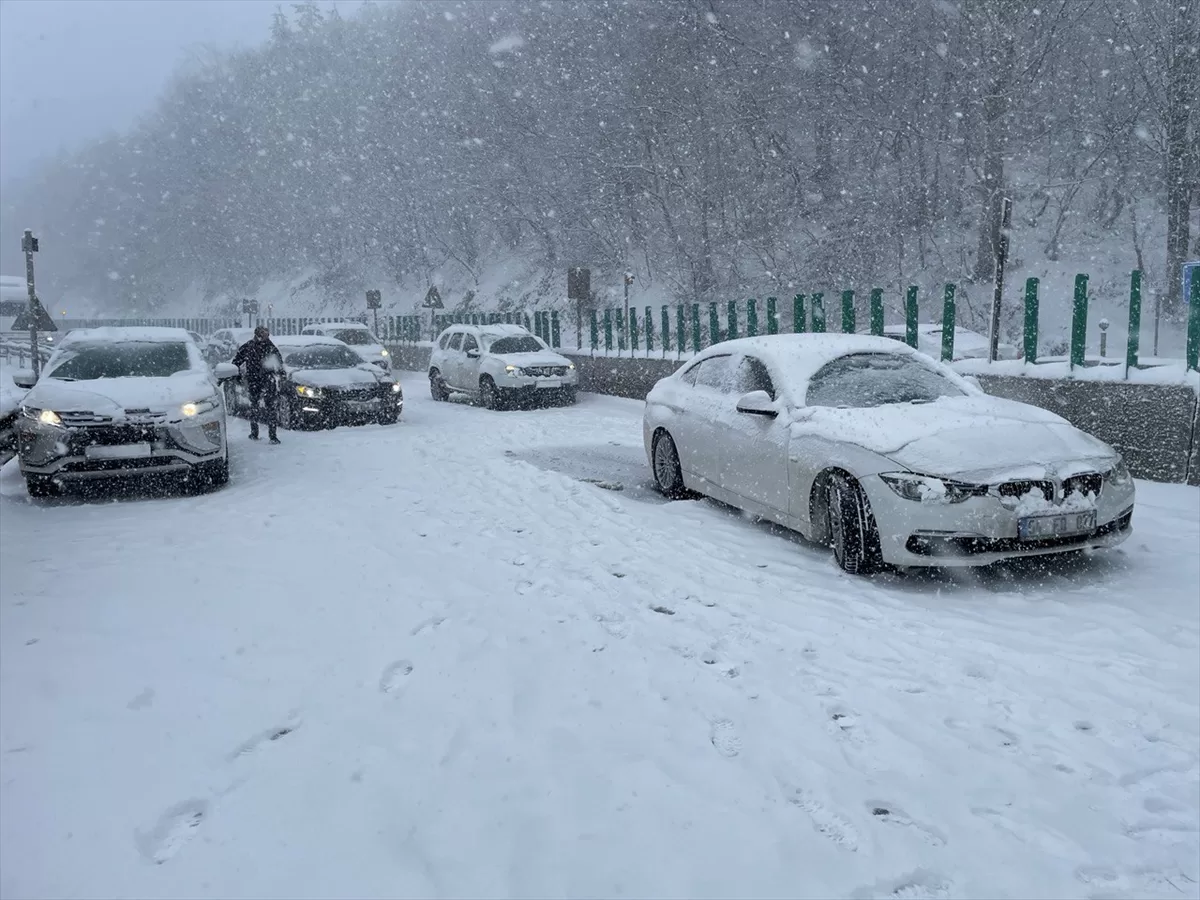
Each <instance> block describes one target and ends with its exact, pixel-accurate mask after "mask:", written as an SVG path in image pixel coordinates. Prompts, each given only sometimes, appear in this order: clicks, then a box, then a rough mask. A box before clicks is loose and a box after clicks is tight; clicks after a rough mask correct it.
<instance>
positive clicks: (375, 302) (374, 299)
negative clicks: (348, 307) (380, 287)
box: [367, 291, 383, 309]
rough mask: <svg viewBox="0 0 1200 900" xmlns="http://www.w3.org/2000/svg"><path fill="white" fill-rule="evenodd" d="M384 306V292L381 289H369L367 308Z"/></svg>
mask: <svg viewBox="0 0 1200 900" xmlns="http://www.w3.org/2000/svg"><path fill="white" fill-rule="evenodd" d="M382 306H383V294H381V293H380V292H379V291H367V309H380V308H381V307H382Z"/></svg>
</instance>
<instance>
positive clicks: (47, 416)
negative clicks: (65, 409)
mask: <svg viewBox="0 0 1200 900" xmlns="http://www.w3.org/2000/svg"><path fill="white" fill-rule="evenodd" d="M21 415H23V416H24V417H25V418H27V419H33V420H34V421H35V422H38V423H40V424H42V425H61V424H62V419H61V418H59V415H58V413H56V412H55V411H54V410H52V409H38V408H37V407H34V406H22V407H21Z"/></svg>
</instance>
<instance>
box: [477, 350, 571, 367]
mask: <svg viewBox="0 0 1200 900" xmlns="http://www.w3.org/2000/svg"><path fill="white" fill-rule="evenodd" d="M490 355H491V356H494V357H495V358H496V359H498V360H500V361H501V362H505V363H508V364H509V365H513V366H521V367H522V368H524V367H525V366H569V365H571V361H570V360H569V359H567V358H566V357H565V356H560V355H559V354H557V353H555V352H554V351H553V350H537V351H534V352H532V353H493V354H490Z"/></svg>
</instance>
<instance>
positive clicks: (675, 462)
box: [650, 431, 691, 500]
mask: <svg viewBox="0 0 1200 900" xmlns="http://www.w3.org/2000/svg"><path fill="white" fill-rule="evenodd" d="M650 458H651V460H652V461H653V465H652V466H651V468H652V469H653V470H654V486H655V487H656V488H658V492H659V493H660V494H662V495H663V496H664V497H666V498H668V499H670V500H683V499H686V498H687V497H689V496H690V495H691V492H690V491H688V489H687V488H686V487H684V485H683V468H682V467H681V466H680V465H679V451H678V450H677V449H676V447H675V440H674V439H673V438H672V437H671V435H669V434H667V432H665V431H660V432H659V433H658V434H656V435H655V436H654V443H653V444H652V445H651V447H650Z"/></svg>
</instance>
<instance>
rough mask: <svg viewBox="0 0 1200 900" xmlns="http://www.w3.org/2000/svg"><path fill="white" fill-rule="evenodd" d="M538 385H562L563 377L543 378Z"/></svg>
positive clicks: (542, 386) (549, 386)
mask: <svg viewBox="0 0 1200 900" xmlns="http://www.w3.org/2000/svg"><path fill="white" fill-rule="evenodd" d="M538 387H540V388H556V387H562V379H561V378H543V379H542V380H541V381H539V382H538Z"/></svg>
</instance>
